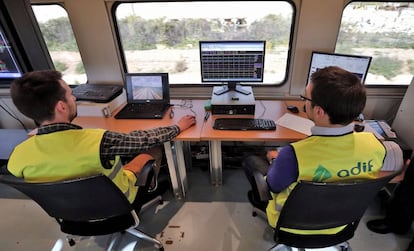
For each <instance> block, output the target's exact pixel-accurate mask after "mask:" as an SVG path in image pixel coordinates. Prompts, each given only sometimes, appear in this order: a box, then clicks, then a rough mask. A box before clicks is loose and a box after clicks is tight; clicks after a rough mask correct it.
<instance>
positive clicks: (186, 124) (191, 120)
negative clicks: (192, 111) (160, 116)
mask: <svg viewBox="0 0 414 251" xmlns="http://www.w3.org/2000/svg"><path fill="white" fill-rule="evenodd" d="M195 123H196V118H195V116H193V115H185V116H184V117H182V118H181V119H180V120H179V121H178V123H177V125H178V127H179V128H180V132H182V131H184V130H186V129H188V128H190V127H191V126H193V125H195Z"/></svg>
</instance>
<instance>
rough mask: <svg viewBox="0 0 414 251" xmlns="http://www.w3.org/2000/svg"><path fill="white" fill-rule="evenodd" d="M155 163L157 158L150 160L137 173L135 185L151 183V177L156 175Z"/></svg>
mask: <svg viewBox="0 0 414 251" xmlns="http://www.w3.org/2000/svg"><path fill="white" fill-rule="evenodd" d="M154 165H155V160H153V159H152V160H148V161H147V163H145V165H144V167H143V168H142V169H141V171H140V172H139V174H138V175H137V181H136V182H135V185H137V186H142V187H143V186H148V185H149V184H151V179H152V178H153V176H154Z"/></svg>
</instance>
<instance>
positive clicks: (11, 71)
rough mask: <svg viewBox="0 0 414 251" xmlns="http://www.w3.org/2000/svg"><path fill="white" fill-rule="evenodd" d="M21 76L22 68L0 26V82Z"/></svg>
mask: <svg viewBox="0 0 414 251" xmlns="http://www.w3.org/2000/svg"><path fill="white" fill-rule="evenodd" d="M21 76H22V70H21V68H20V66H19V64H18V62H17V60H16V57H15V55H14V52H13V50H12V47H11V44H10V43H9V41H8V40H7V38H6V35H5V33H4V32H3V29H2V27H1V26H0V83H3V82H11V81H12V80H13V79H16V78H19V77H21Z"/></svg>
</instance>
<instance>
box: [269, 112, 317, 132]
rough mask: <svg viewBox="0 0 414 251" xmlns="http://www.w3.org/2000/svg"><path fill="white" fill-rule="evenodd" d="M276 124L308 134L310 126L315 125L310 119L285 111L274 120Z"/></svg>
mask: <svg viewBox="0 0 414 251" xmlns="http://www.w3.org/2000/svg"><path fill="white" fill-rule="evenodd" d="M276 124H277V125H280V126H283V127H287V128H289V129H292V130H295V131H297V132H300V133H303V134H306V135H308V136H309V135H311V127H312V126H314V125H315V124H314V123H313V121H312V120H310V119H306V118H303V117H300V116H297V115H293V114H290V113H285V114H284V115H283V116H282V117H280V118H279V119H278V120H277V121H276Z"/></svg>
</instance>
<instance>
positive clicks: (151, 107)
mask: <svg viewBox="0 0 414 251" xmlns="http://www.w3.org/2000/svg"><path fill="white" fill-rule="evenodd" d="M161 108H163V107H162V106H160V105H159V104H127V105H126V107H125V108H124V109H125V111H126V112H132V113H148V112H157V111H160V110H162V109H161Z"/></svg>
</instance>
